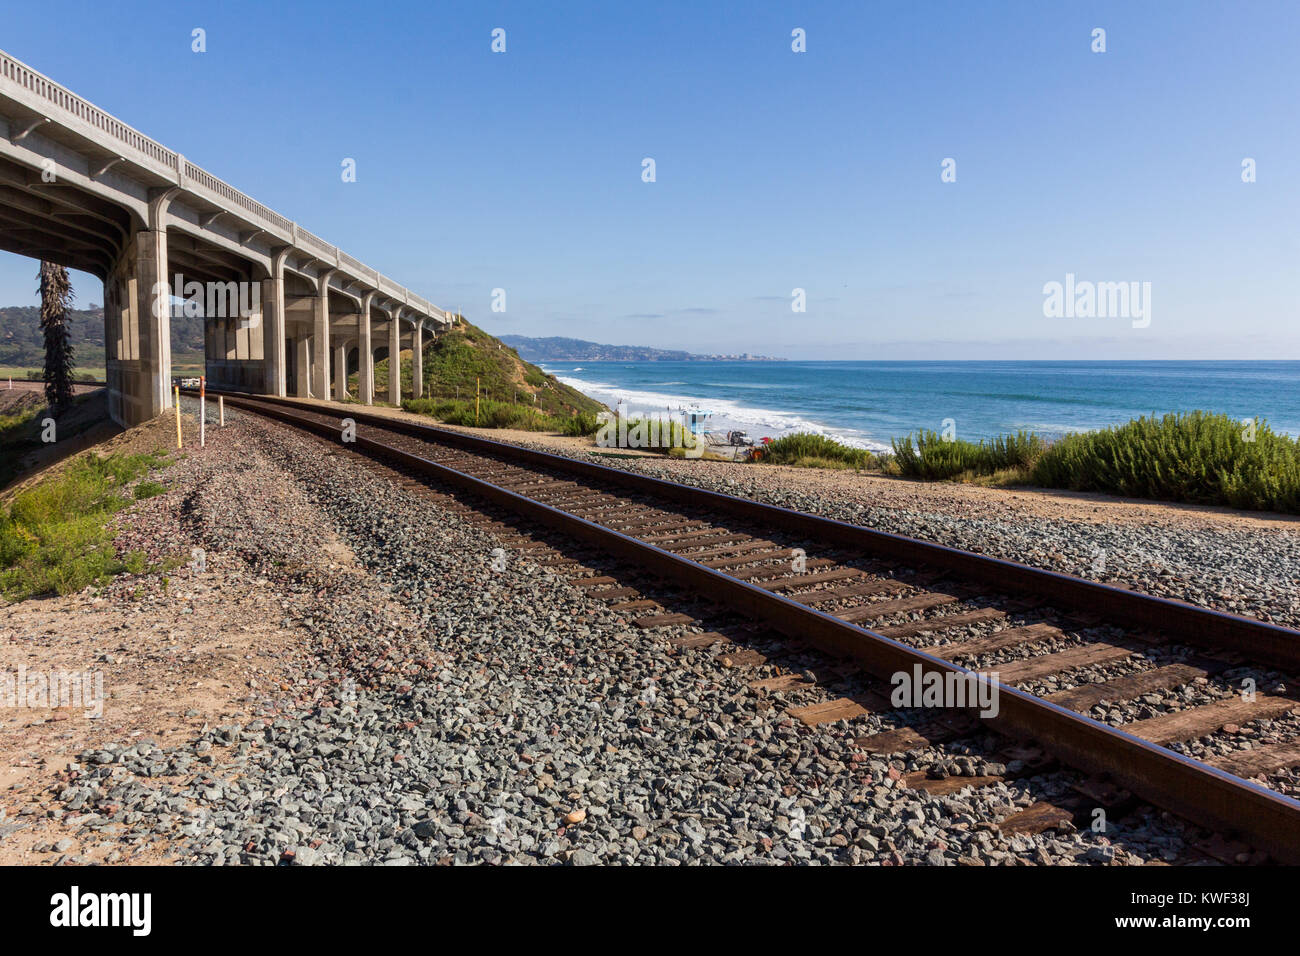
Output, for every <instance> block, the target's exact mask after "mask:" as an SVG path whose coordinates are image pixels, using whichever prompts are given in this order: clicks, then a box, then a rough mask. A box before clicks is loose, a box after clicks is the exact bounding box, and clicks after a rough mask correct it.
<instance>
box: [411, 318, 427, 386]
mask: <svg viewBox="0 0 1300 956" xmlns="http://www.w3.org/2000/svg"><path fill="white" fill-rule="evenodd" d="M423 396H424V322H422V321H420V322H416V323H415V331H414V332H412V333H411V397H412V398H422V397H423Z"/></svg>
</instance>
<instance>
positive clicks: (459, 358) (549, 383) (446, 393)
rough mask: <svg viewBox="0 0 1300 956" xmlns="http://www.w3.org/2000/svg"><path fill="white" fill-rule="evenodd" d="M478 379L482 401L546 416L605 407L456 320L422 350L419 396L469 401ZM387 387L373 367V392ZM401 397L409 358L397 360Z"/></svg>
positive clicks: (379, 368)
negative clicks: (399, 372)
mask: <svg viewBox="0 0 1300 956" xmlns="http://www.w3.org/2000/svg"><path fill="white" fill-rule="evenodd" d="M476 378H477V380H478V383H479V386H478V387H479V394H480V396H481V398H482V400H483V401H492V402H502V403H506V404H513V405H521V406H525V407H528V408H536V409H537V411H539V412H542V413H543V414H545V415H553V416H557V417H564V418H567V417H570V416H572V415H574V414H586V415H596V414H598V413H600V412H603V411H607V409H606V408H605V406H604V405H602V404H601V403H600V402H598V401H596V400H595V399H593V398H588V397H587V396H586V395H583V394H582V393H581V392H579V391H578V390H576V389H573V388H570V387H569V386H568V385H565V384H564V383H563V382H560V381H558V380H557V379H556V378H555V376H554V375H548V374H547V373H546V372H543V371H542V370H541V369H540V368H538V367H537V366H536V365H533V364H531V363H529V362H525V361H524V360H523V359H521V358H520V357H519V353H518V352H516V351H515V350H514V349H512V348H510V347H509V346H507V345H505V344H503V343H502V342H501V340H500V339H497V338H496V337H495V336H491V335H488V334H487V333H486V332H484V331H483V330H482V329H480V328H478V327H477V326H474V325H471V324H470V323H468V322H465V321H463V320H462V321H461V322H459V323H457V325H456V327H455V328H454V329H452V330H451V331H450V332H445V333H443V334H442V335H440V336H438V338H437V339H435V340H434V341H432V342H430V343H427V344H426V345H425V347H424V397H425V398H426V399H433V400H437V399H453V400H455V399H457V398H459V399H460V400H461V401H465V400H469V401H471V402H472V401H473V399H474V384H475V379H476ZM387 387H388V362H387V360H384V361H382V362H379V363H377V364H376V366H375V390H376V394H383V390H384V389H386V388H387ZM402 393H403V394H404V395H410V394H411V360H410V358H409V354H408V355H405V356H403V358H402Z"/></svg>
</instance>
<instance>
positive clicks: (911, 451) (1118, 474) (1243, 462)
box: [884, 411, 1300, 514]
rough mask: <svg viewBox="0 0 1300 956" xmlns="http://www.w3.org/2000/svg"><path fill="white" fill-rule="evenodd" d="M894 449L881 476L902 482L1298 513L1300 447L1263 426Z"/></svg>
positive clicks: (929, 438) (1182, 424)
mask: <svg viewBox="0 0 1300 956" xmlns="http://www.w3.org/2000/svg"><path fill="white" fill-rule="evenodd" d="M893 445H894V457H893V459H892V460H890V461H888V462H886V463H885V468H884V470H885V472H886V473H892V474H898V475H902V476H903V477H907V478H920V479H923V480H930V481H942V480H957V481H979V482H982V483H986V484H996V485H1036V486H1038V487H1040V488H1063V489H1067V490H1070V491H1097V492H1104V493H1107V494H1113V495H1123V496H1125V497H1131V498H1153V499H1159V500H1163V501H1179V502H1187V503H1190V504H1205V505H1227V506H1229V507H1232V508H1242V509H1248V510H1268V511H1282V512H1287V513H1291V514H1297V513H1300V442H1297V441H1296V440H1295V439H1292V438H1289V437H1287V436H1286V435H1281V434H1278V433H1277V432H1274V431H1273V430H1272V429H1270V428H1269V426H1268V424H1267V423H1266V422H1263V421H1260V420H1250V419H1248V420H1246V421H1239V420H1237V419H1235V418H1231V417H1230V416H1228V415H1222V414H1212V413H1210V412H1204V411H1194V412H1187V413H1183V414H1168V415H1164V416H1160V417H1156V416H1152V417H1150V418H1148V417H1145V416H1144V417H1142V418H1138V419H1135V420H1133V421H1130V422H1128V423H1126V424H1123V425H1115V426H1112V427H1110V428H1103V429H1099V430H1097V431H1090V432H1078V433H1075V434H1071V435H1066V436H1065V437H1063V438H1060V439H1058V440H1056V441H1054V442H1051V443H1048V442H1047V441H1045V440H1044V439H1043V438H1041V437H1040V436H1038V435H1034V434H1032V433H1029V432H1023V431H1022V432H1018V433H1016V434H1015V435H1004V436H999V437H998V438H995V439H993V440H992V441H989V442H980V443H979V444H974V443H972V442H966V441H945V440H944V439H943V438H942V437H940V436H938V435H936V434H935V433H934V432H922V433H921V434H919V435H917V436H915V438H914V437H913V436H911V435H909V436H908V437H907V438H904V439H901V440H899V439H896V440H895V441H894V443H893Z"/></svg>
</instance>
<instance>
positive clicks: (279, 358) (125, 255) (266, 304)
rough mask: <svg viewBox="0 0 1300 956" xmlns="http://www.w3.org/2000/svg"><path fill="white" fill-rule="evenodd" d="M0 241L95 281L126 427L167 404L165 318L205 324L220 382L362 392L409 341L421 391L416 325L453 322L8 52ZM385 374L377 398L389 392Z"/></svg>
mask: <svg viewBox="0 0 1300 956" xmlns="http://www.w3.org/2000/svg"><path fill="white" fill-rule="evenodd" d="M0 250H4V251H8V252H13V253H17V254H19V255H23V256H29V257H31V258H33V259H45V260H49V261H52V262H57V263H59V264H61V265H64V266H67V267H69V268H73V269H78V270H80V271H83V272H87V273H90V274H91V275H94V276H96V277H97V278H99V279H100V280H101V281H102V282H103V285H104V294H103V302H104V331H105V336H104V341H105V365H106V368H107V379H108V389H109V412H110V414H111V415H112V417H113V419H114V420H115V421H117V422H119V423H120V424H123V425H134V424H138V423H139V422H143V421H147V420H148V419H150V418H153V417H154V416H156V415H158V414H160V413H161V412H163V411H165V410H166V409H168V408H170V407H171V404H172V340H173V336H172V325H173V323H181V322H195V321H198V322H201V323H202V327H203V336H202V338H203V355H204V363H203V364H204V368H205V374H206V376H207V378H208V380H209V381H211V382H212V383H213V384H214V385H219V386H223V387H226V388H232V389H238V390H241V391H247V392H250V393H255V394H267V395H278V396H284V395H290V394H292V395H298V396H310V397H314V398H321V399H328V398H333V399H336V400H342V399H346V398H349V397H350V398H353V399H355V400H357V401H361V402H365V403H370V402H373V401H375V400H376V396H375V394H374V363H375V361H376V359H377V358H382V357H384V356H386V355H390V354H391V355H397V354H399V353H401V352H402V351H403V350H411V355H412V364H413V366H414V368H413V371H414V372H415V374H414V376H413V391H414V393H415V394H416V395H417V396H418V395H419V394H420V393H421V391H422V381H421V379H422V377H423V375H422V368H421V366H422V364H423V363H422V356H421V350H422V347H423V345H424V342H425V335H426V334H429V335H432V334H435V333H436V332H437V331H440V330H442V329H445V328H449V327H450V324H451V323H450V320H449V317H448V316H447V315H446V313H444V312H442V311H441V310H439V309H437V308H435V307H434V306H433V305H432V304H431V303H429V302H427V301H425V300H423V299H420V298H419V297H418V296H415V295H413V294H412V293H410V292H408V291H407V290H405V289H403V288H402V287H400V286H398V285H397V284H396V283H393V282H391V281H389V280H388V279H386V278H384V277H383V276H381V275H380V274H379V273H378V272H376V271H375V270H373V269H369V268H367V267H366V266H364V265H363V264H362V263H360V262H358V261H357V260H356V259H353V258H352V257H350V256H347V255H346V254H344V253H343V252H342V250H339V249H338V248H336V247H334V246H331V245H329V244H328V243H325V242H324V241H323V240H320V239H319V238H317V237H315V236H313V235H311V234H310V233H308V232H306V231H305V230H302V229H300V228H299V227H298V226H297V224H295V223H293V222H290V221H289V220H287V219H285V218H284V217H282V216H279V215H278V214H276V213H275V212H273V211H272V210H270V209H267V208H266V207H265V206H262V205H261V204H259V203H257V202H256V201H254V200H252V199H251V198H250V197H248V196H245V195H244V194H242V193H240V192H239V191H238V190H235V189H234V188H233V187H230V186H228V185H227V184H225V183H222V182H221V181H220V180H218V179H216V177H214V176H211V175H210V174H208V173H206V172H204V171H203V170H202V169H200V168H198V167H196V166H194V165H193V164H192V163H189V162H187V161H186V160H185V158H184V157H183V156H181V155H179V154H176V153H173V152H171V151H170V150H167V149H166V148H165V147H163V146H162V145H161V144H158V143H155V142H154V141H152V140H149V139H148V138H147V137H144V136H143V135H142V134H139V133H137V132H136V131H134V130H131V129H130V128H129V127H126V126H125V125H124V124H121V123H120V122H119V121H117V120H116V119H114V118H113V117H110V116H108V115H107V114H105V113H104V112H103V111H101V110H98V109H97V108H96V107H94V106H93V105H92V104H90V103H88V102H86V101H84V100H82V99H80V98H79V97H77V96H75V94H72V93H71V92H70V91H67V90H64V89H62V88H61V87H58V86H57V84H55V83H53V81H50V80H48V79H47V78H44V77H41V76H40V75H39V74H37V73H36V72H35V71H32V70H31V69H30V68H28V67H26V66H25V65H23V64H21V63H19V62H18V61H16V60H13V58H11V57H8V56H7V55H6V54H4V53H3V52H0ZM35 271H36V270H35V269H33V274H35ZM351 375H355V376H356V381H355V383H353V382H351V381H350V376H351ZM390 378H391V379H392V382H391V383H390V388H389V390H388V392H387V394H386V395H385V396H382V397H383V398H386V399H387V400H388V401H390V402H398V401H400V399H401V397H402V396H401V390H400V375H392V376H390Z"/></svg>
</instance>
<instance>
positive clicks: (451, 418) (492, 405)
mask: <svg viewBox="0 0 1300 956" xmlns="http://www.w3.org/2000/svg"><path fill="white" fill-rule="evenodd" d="M402 408H403V409H405V410H406V411H408V412H415V413H416V414H419V415H429V416H431V417H433V418H436V419H437V420H438V421H440V422H443V423H445V424H447V425H466V426H469V427H477V428H513V429H517V430H519V431H530V432H559V433H560V434H561V435H590V434H591V433H592V432H594V431H595V430H596V429H597V428H598V427H599V426H598V424H597V422H596V416H595V415H593V414H591V413H588V412H579V413H575V414H572V415H562V414H561V415H548V414H546V413H545V412H541V411H538V410H537V409H536V408H534V407H532V406H531V405H520V404H517V403H515V402H497V401H491V400H489V401H483V400H480V401H479V402H478V405H477V408H476V407H475V402H474V400H473V399H472V398H471V399H469V400H468V401H465V400H463V399H462V400H457V399H454V398H452V399H448V398H408V399H406V400H404V401H403V402H402Z"/></svg>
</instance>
